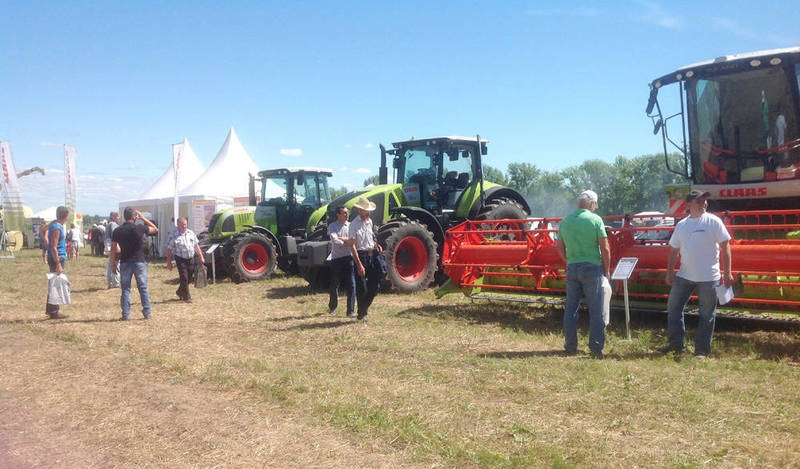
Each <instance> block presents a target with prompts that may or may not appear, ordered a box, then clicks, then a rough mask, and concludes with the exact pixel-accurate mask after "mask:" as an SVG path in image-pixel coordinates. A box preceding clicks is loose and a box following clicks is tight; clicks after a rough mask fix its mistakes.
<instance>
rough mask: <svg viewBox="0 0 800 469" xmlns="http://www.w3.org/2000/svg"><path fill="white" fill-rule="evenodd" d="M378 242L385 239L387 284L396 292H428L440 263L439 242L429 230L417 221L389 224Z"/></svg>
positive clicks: (382, 228)
mask: <svg viewBox="0 0 800 469" xmlns="http://www.w3.org/2000/svg"><path fill="white" fill-rule="evenodd" d="M387 227H388V228H387ZM378 239H385V242H384V243H383V244H384V251H383V254H384V257H385V258H386V267H387V272H386V282H387V283H388V284H389V286H390V288H391V289H392V290H393V291H396V292H399V293H411V292H415V291H419V290H424V289H425V288H428V285H430V283H431V281H433V276H434V274H435V273H436V270H437V260H438V251H437V245H436V241H435V240H434V239H433V233H431V232H430V231H428V228H426V227H425V226H424V225H422V224H420V223H418V222H416V221H414V220H408V221H403V222H400V223H399V224H394V223H392V224H387V225H386V226H383V227H381V229H380V230H379V233H378Z"/></svg>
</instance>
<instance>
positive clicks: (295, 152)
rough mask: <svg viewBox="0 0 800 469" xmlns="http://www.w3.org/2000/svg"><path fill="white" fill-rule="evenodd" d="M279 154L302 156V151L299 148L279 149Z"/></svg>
mask: <svg viewBox="0 0 800 469" xmlns="http://www.w3.org/2000/svg"><path fill="white" fill-rule="evenodd" d="M279 152H280V154H281V155H283V156H303V150H302V149H300V148H281V149H280V150H279Z"/></svg>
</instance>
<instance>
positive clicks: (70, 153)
mask: <svg viewBox="0 0 800 469" xmlns="http://www.w3.org/2000/svg"><path fill="white" fill-rule="evenodd" d="M77 157H78V150H77V149H76V148H75V147H73V146H72V145H64V187H65V194H64V205H65V206H66V207H67V208H68V209H69V218H68V219H67V224H66V228H67V229H69V226H70V224H72V223H73V222H74V221H75V207H76V206H77V201H78V196H77V193H78V181H77V179H78V177H77V175H76V174H75V160H76V159H77Z"/></svg>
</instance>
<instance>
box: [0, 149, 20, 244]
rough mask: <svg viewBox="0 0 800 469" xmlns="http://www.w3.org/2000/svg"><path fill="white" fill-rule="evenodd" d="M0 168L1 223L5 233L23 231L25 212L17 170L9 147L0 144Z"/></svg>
mask: <svg viewBox="0 0 800 469" xmlns="http://www.w3.org/2000/svg"><path fill="white" fill-rule="evenodd" d="M0 167H2V174H1V175H0V177H2V179H0V186H2V188H3V190H2V194H3V198H2V201H3V223H4V225H5V229H6V230H7V231H23V230H24V224H25V212H24V211H23V208H22V194H21V193H20V191H19V183H18V182H17V169H16V168H15V167H14V158H12V157H11V145H9V143H8V142H0Z"/></svg>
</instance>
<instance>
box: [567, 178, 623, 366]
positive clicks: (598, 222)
mask: <svg viewBox="0 0 800 469" xmlns="http://www.w3.org/2000/svg"><path fill="white" fill-rule="evenodd" d="M596 209H597V194H596V193H595V192H594V191H591V190H585V191H583V192H581V193H580V195H579V196H578V209H577V210H575V211H574V212H572V213H571V214H569V215H567V216H566V217H565V218H564V219H563V220H562V221H561V224H560V225H559V227H558V253H559V254H560V255H561V259H562V260H563V261H564V263H565V264H566V265H567V301H566V303H565V305H564V350H565V351H566V352H567V353H569V354H573V353H576V352H577V351H578V306H579V305H580V302H581V297H585V298H586V305H587V306H588V307H589V350H590V351H591V353H592V356H595V357H598V358H599V357H602V356H603V347H604V346H605V340H606V332H605V324H604V322H603V276H605V277H606V278H608V277H610V275H609V268H610V264H611V248H610V247H609V245H608V238H607V236H606V229H605V225H604V224H603V219H602V218H600V217H599V216H597V215H595V214H594V213H593V212H594V211H595V210H596Z"/></svg>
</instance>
